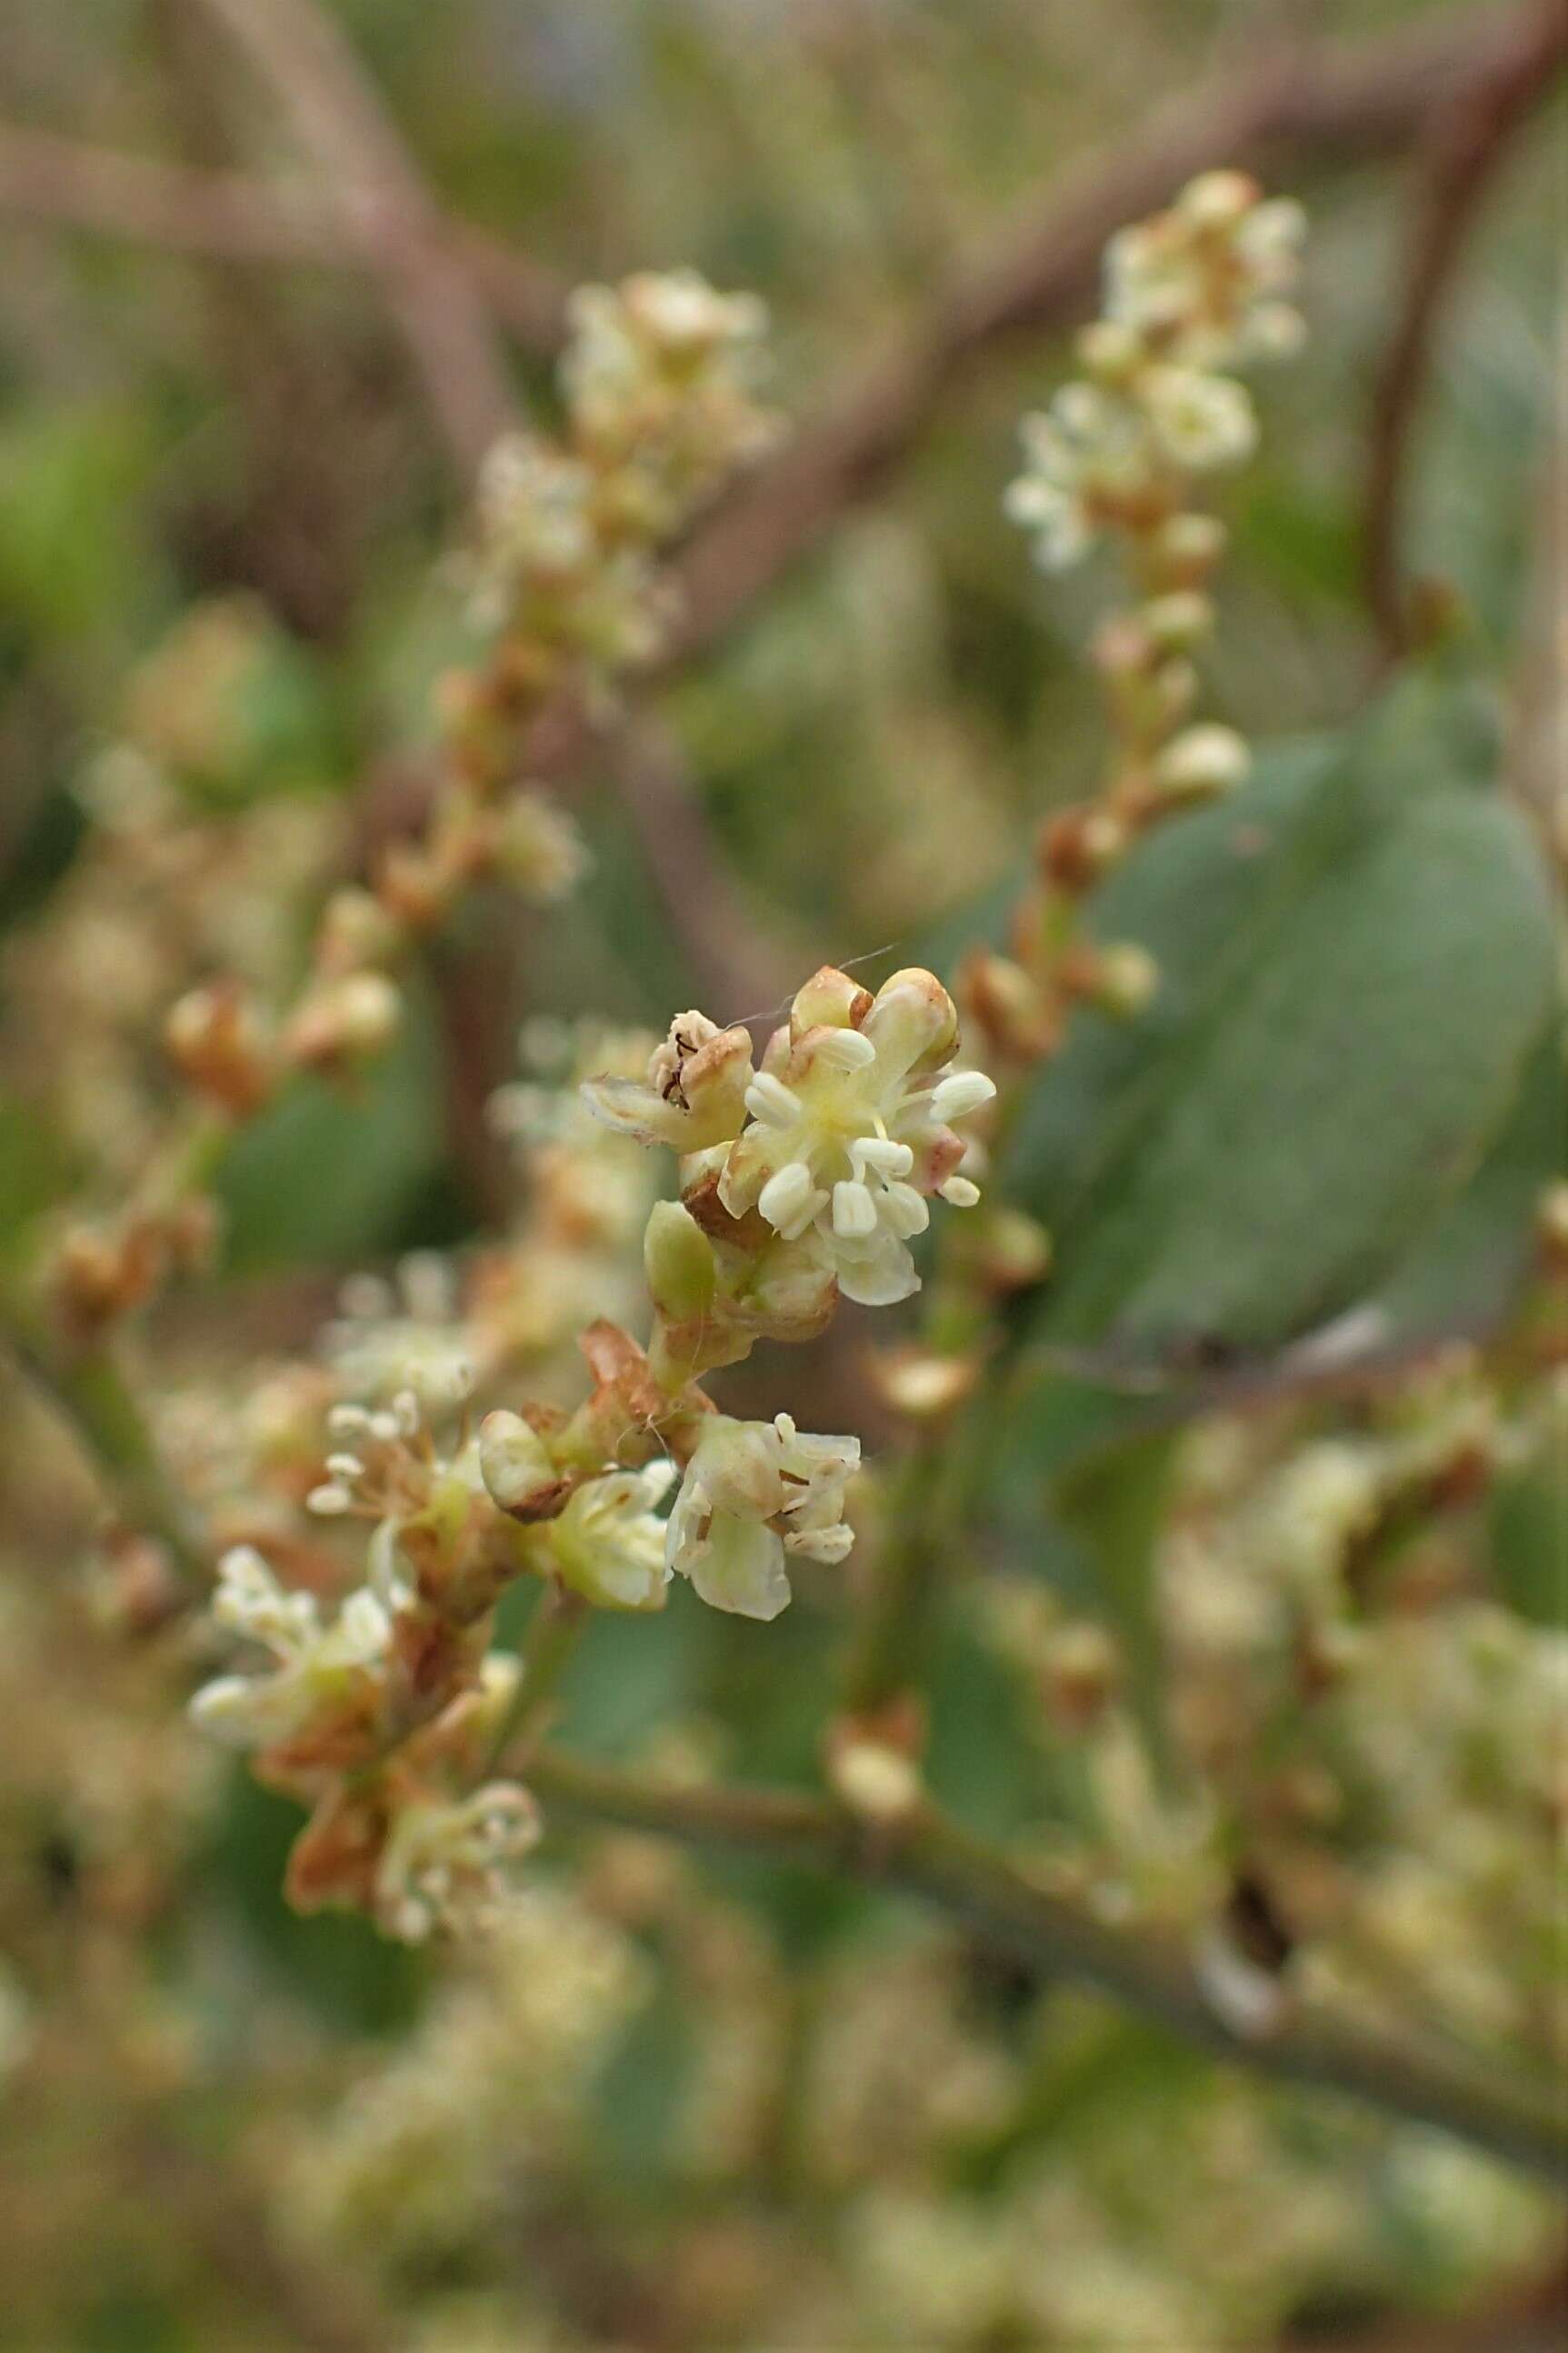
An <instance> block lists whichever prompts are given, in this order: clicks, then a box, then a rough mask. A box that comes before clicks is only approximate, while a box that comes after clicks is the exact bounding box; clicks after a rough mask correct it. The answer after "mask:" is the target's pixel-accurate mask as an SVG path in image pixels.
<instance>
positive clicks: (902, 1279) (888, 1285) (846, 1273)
mask: <svg viewBox="0 0 1568 2353" xmlns="http://www.w3.org/2000/svg"><path fill="white" fill-rule="evenodd" d="M835 1256H836V1259H837V1269H838V1288H839V1290H840V1291H841V1292H842V1293H843V1294H844V1296H845V1298H846V1299H853V1300H855V1301H856V1302H857V1303H858V1305H860V1306H861V1307H892V1306H894V1305H896V1304H897V1303H898V1302H899V1301H900V1299H908V1298H909V1297H910V1295H911V1293H914V1292H917V1291H918V1290H919V1289H920V1287H921V1279H920V1276H919V1275H918V1274H917V1273H916V1272H915V1262H914V1261H913V1259H912V1258H911V1257H910V1254H909V1252H908V1250H906V1249H905V1248H904V1246H903V1244H902V1242H901V1241H900V1240H899V1239H898V1236H897V1235H896V1234H892V1233H889V1230H888V1229H887V1228H886V1227H885V1226H882V1227H879V1229H878V1232H877V1238H876V1240H875V1241H874V1242H873V1243H871V1244H870V1245H869V1246H868V1247H867V1248H866V1249H864V1250H856V1249H854V1248H853V1247H852V1246H851V1245H847V1244H841V1245H840V1246H839V1249H838V1250H837V1252H836V1253H835Z"/></svg>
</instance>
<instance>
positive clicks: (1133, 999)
mask: <svg viewBox="0 0 1568 2353" xmlns="http://www.w3.org/2000/svg"><path fill="white" fill-rule="evenodd" d="M1062 980H1063V984H1064V986H1066V987H1070V988H1071V989H1072V992H1073V994H1074V995H1075V996H1079V997H1084V998H1086V999H1087V1001H1088V1002H1089V1004H1090V1005H1095V1006H1098V1007H1099V1008H1100V1011H1101V1012H1102V1013H1109V1014H1110V1017H1111V1018H1112V1019H1113V1020H1116V1021H1131V1019H1133V1018H1134V1017H1135V1016H1136V1015H1138V1014H1140V1013H1142V1010H1143V1008H1144V1007H1145V1006H1146V1005H1147V1004H1148V1002H1149V1000H1150V998H1151V997H1152V996H1153V995H1154V992H1155V990H1156V989H1157V988H1158V987H1159V986H1160V967H1159V965H1157V964H1156V963H1155V961H1154V959H1153V957H1152V955H1150V954H1149V952H1148V950H1147V948H1141V947H1139V946H1138V945H1137V944H1135V943H1134V942H1132V941H1131V940H1123V941H1118V942H1117V943H1116V944H1114V945H1113V946H1110V947H1105V948H1094V949H1091V950H1089V951H1088V952H1087V953H1085V954H1084V955H1080V956H1078V957H1075V958H1073V959H1071V960H1070V961H1069V962H1068V963H1066V964H1064V965H1063V968H1062Z"/></svg>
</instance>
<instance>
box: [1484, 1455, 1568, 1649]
mask: <svg viewBox="0 0 1568 2353" xmlns="http://www.w3.org/2000/svg"><path fill="white" fill-rule="evenodd" d="M1489 1533H1490V1538H1491V1567H1492V1578H1493V1581H1494V1583H1495V1585H1496V1587H1497V1590H1498V1592H1499V1594H1500V1596H1501V1598H1502V1599H1503V1600H1504V1601H1506V1602H1507V1603H1508V1606H1509V1608H1510V1609H1513V1610H1516V1611H1517V1612H1518V1614H1519V1615H1520V1617H1521V1618H1527V1619H1528V1620H1530V1621H1531V1624H1532V1625H1536V1626H1556V1627H1559V1628H1562V1629H1563V1630H1564V1631H1565V1632H1568V1464H1565V1463H1564V1462H1563V1461H1561V1460H1559V1461H1556V1462H1555V1463H1546V1464H1542V1463H1531V1464H1530V1465H1529V1466H1527V1467H1526V1468H1525V1469H1523V1470H1520V1471H1515V1472H1510V1474H1509V1475H1508V1476H1507V1477H1505V1478H1503V1479H1502V1480H1500V1482H1499V1483H1498V1486H1497V1490H1496V1492H1495V1493H1494V1494H1493V1497H1492V1502H1491V1511H1490V1531H1489Z"/></svg>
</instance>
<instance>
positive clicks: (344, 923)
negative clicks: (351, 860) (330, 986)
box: [316, 885, 403, 979]
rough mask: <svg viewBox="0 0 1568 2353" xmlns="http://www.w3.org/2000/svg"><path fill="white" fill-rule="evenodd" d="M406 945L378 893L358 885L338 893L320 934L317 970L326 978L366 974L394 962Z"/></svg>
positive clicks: (324, 915)
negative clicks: (345, 974)
mask: <svg viewBox="0 0 1568 2353" xmlns="http://www.w3.org/2000/svg"><path fill="white" fill-rule="evenodd" d="M402 944H403V934H402V927H401V925H400V924H399V923H398V921H397V918H396V917H395V915H394V914H393V913H391V911H390V910H389V909H388V908H386V907H384V906H383V904H382V902H381V901H380V900H379V899H378V898H376V897H375V895H374V892H369V891H362V890H360V889H359V888H358V886H357V885H354V886H351V887H350V888H347V889H344V890H342V891H334V892H333V893H332V895H331V898H330V899H329V900H328V902H327V903H326V906H325V908H324V909H323V911H322V914H321V923H320V926H319V927H318V930H317V933H316V968H317V970H318V971H319V972H320V973H321V974H322V975H323V976H327V977H330V978H333V979H335V978H337V977H338V976H340V975H342V974H343V973H350V972H363V971H365V970H366V969H367V968H370V967H374V966H379V965H386V964H389V963H391V961H392V959H393V958H394V957H395V955H396V954H397V952H398V950H399V948H400V947H401V946H402Z"/></svg>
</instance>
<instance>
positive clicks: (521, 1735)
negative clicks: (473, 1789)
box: [489, 1577, 589, 1767]
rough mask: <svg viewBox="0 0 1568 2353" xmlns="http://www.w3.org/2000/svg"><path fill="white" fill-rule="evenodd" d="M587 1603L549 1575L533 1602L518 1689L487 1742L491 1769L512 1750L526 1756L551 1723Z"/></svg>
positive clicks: (583, 1628) (580, 1634) (584, 1620)
mask: <svg viewBox="0 0 1568 2353" xmlns="http://www.w3.org/2000/svg"><path fill="white" fill-rule="evenodd" d="M588 1616H589V1610H588V1605H587V1603H586V1602H585V1601H584V1599H583V1597H582V1595H581V1594H578V1593H574V1592H572V1591H571V1590H570V1588H568V1587H566V1586H564V1585H563V1584H562V1583H561V1580H560V1578H559V1577H552V1579H551V1581H550V1583H549V1584H548V1585H547V1586H546V1587H545V1588H544V1590H543V1592H542V1594H541V1595H540V1597H539V1599H538V1600H537V1602H536V1603H535V1604H534V1609H533V1615H532V1617H531V1619H530V1620H529V1621H528V1627H527V1630H526V1632H525V1633H524V1635H523V1638H522V1649H521V1654H520V1658H519V1672H518V1681H517V1689H516V1690H515V1691H514V1692H513V1694H512V1695H511V1700H510V1704H509V1706H508V1708H507V1711H506V1714H505V1715H504V1716H503V1717H502V1719H501V1722H500V1726H499V1727H498V1729H497V1732H496V1736H495V1739H494V1741H493V1742H492V1744H491V1746H490V1753H489V1766H490V1767H494V1766H495V1765H497V1764H498V1763H499V1762H500V1758H501V1757H502V1756H503V1755H504V1754H505V1753H506V1752H507V1751H508V1750H510V1752H511V1754H512V1755H513V1756H514V1757H515V1756H517V1755H519V1754H520V1753H523V1754H525V1753H526V1752H527V1749H528V1746H529V1743H530V1742H531V1741H533V1740H536V1739H537V1738H538V1737H539V1735H540V1733H541V1731H542V1729H543V1728H544V1726H545V1725H546V1724H547V1723H548V1721H549V1718H550V1715H551V1711H552V1708H553V1706H554V1704H555V1695H556V1694H557V1692H558V1691H559V1690H560V1688H561V1680H562V1677H563V1675H564V1674H565V1672H566V1670H567V1668H568V1667H569V1666H570V1665H571V1663H572V1661H573V1659H574V1657H575V1655H576V1651H577V1645H578V1643H579V1642H580V1641H582V1638H583V1636H584V1632H585V1631H586V1630H587V1622H588Z"/></svg>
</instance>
